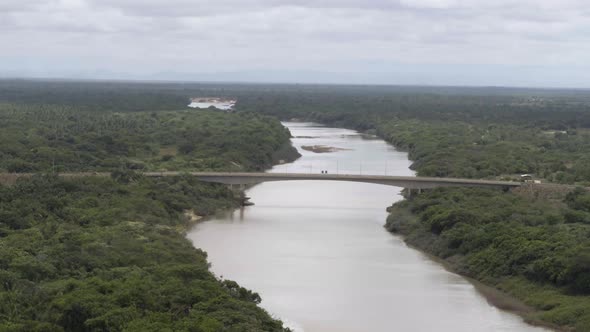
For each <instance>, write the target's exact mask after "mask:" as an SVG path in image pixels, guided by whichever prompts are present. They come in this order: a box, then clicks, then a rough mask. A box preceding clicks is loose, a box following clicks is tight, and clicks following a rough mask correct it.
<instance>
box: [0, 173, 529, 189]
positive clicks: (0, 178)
mask: <svg viewBox="0 0 590 332" xmlns="http://www.w3.org/2000/svg"><path fill="white" fill-rule="evenodd" d="M185 174H188V175H191V176H194V177H197V178H198V179H200V180H202V181H207V182H216V183H225V184H254V183H260V182H268V181H293V180H299V181H301V180H311V181H315V180H320V181H351V182H365V183H376V184H382V185H389V186H396V187H403V188H411V189H428V188H436V187H492V188H504V189H506V188H514V187H519V186H521V185H522V183H520V182H510V181H493V180H475V179H456V178H435V177H414V176H385V175H354V174H305V173H235V172H145V173H143V175H144V176H147V177H170V176H181V175H185ZM33 175H34V174H31V173H13V174H7V173H4V174H0V182H2V183H9V182H13V181H16V179H17V178H20V177H31V176H33ZM58 175H59V176H61V177H64V178H77V177H87V176H103V177H107V176H110V173H97V172H80V173H60V174H58Z"/></svg>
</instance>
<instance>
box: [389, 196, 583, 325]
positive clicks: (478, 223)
mask: <svg viewBox="0 0 590 332" xmlns="http://www.w3.org/2000/svg"><path fill="white" fill-rule="evenodd" d="M390 212H391V214H390V216H389V218H388V220H387V224H386V228H387V229H388V230H389V231H392V232H394V233H398V234H402V235H404V236H405V239H406V241H407V242H408V243H409V244H411V245H413V246H416V247H419V248H421V249H422V250H425V251H427V252H429V253H431V254H433V255H436V256H438V257H441V258H443V259H445V260H446V261H447V262H448V263H449V264H450V266H451V267H452V268H453V269H454V270H455V271H457V272H459V273H461V274H464V275H467V276H470V277H472V278H475V279H477V280H480V281H483V282H484V283H486V284H488V285H492V286H495V287H497V288H499V289H501V290H503V291H505V292H508V293H511V294H513V295H516V296H517V297H518V298H520V299H521V300H523V301H524V302H525V304H527V305H529V306H531V307H534V308H537V309H539V311H538V312H535V313H532V314H529V315H528V316H527V318H528V319H531V320H534V321H545V322H549V323H552V324H554V325H555V326H569V327H575V329H576V331H590V193H589V192H588V191H586V190H576V191H574V192H571V193H570V194H568V195H567V196H566V197H565V199H564V200H563V201H556V200H550V201H549V200H541V199H531V198H530V197H528V195H526V193H522V194H509V193H503V192H501V191H495V190H486V189H437V190H433V191H430V192H425V193H423V194H420V195H416V196H413V197H411V198H409V199H407V200H404V201H402V202H400V203H396V204H395V205H393V207H392V208H390Z"/></svg>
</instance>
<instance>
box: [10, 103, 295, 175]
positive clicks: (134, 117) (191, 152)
mask: <svg viewBox="0 0 590 332" xmlns="http://www.w3.org/2000/svg"><path fill="white" fill-rule="evenodd" d="M289 138H290V134H289V132H288V131H287V130H286V129H285V128H284V127H283V126H281V124H280V123H279V122H278V121H276V120H274V119H271V118H269V117H268V116H264V115H260V114H253V113H248V114H246V113H239V114H233V113H225V112H219V111H210V110H203V111H194V110H188V111H161V112H133V113H125V112H124V113H116V112H111V111H101V112H98V111H80V110H77V109H76V108H75V107H73V106H61V105H35V104H33V105H28V104H0V172H1V171H4V172H52V171H56V172H71V171H82V170H84V171H106V170H112V169H131V170H174V171H181V170H194V171H207V170H234V171H240V170H241V171H245V170H261V169H264V168H266V167H268V166H270V165H271V164H272V163H273V161H276V159H277V158H278V157H279V153H282V154H283V155H280V156H281V159H289V157H291V158H292V157H295V156H296V152H295V151H294V149H293V148H292V147H291V146H290V142H289ZM284 155H285V156H284Z"/></svg>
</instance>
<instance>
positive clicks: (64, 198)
mask: <svg viewBox="0 0 590 332" xmlns="http://www.w3.org/2000/svg"><path fill="white" fill-rule="evenodd" d="M0 202H1V205H0V221H1V222H0V285H2V287H0V330H1V331H27V332H28V331H44V332H45V331H138V332H139V331H141V332H144V331H203V332H204V331H248V332H250V331H283V328H282V327H281V323H280V322H278V321H275V320H273V319H271V318H270V317H269V315H268V314H267V313H265V312H264V311H263V310H262V309H260V308H258V307H257V306H256V304H257V303H259V302H260V297H259V296H258V295H257V294H256V293H252V292H250V291H248V290H246V289H244V288H242V287H240V286H238V285H237V284H236V283H235V282H233V281H229V280H224V281H219V280H217V279H216V278H215V277H214V276H213V275H212V274H211V272H209V271H208V263H207V261H206V254H205V253H204V252H203V251H201V250H198V249H195V248H194V247H193V246H192V245H191V243H190V242H189V241H188V240H186V239H185V238H184V235H183V232H182V230H183V229H184V228H185V226H186V223H187V220H186V217H185V216H184V213H185V211H186V210H189V209H191V210H194V211H195V212H196V213H197V214H201V215H206V214H209V213H212V212H213V211H214V210H216V209H222V208H234V207H236V206H237V204H238V202H237V201H236V200H235V199H234V197H233V194H232V193H231V192H229V191H228V190H227V189H225V188H224V187H222V186H217V185H211V184H203V183H200V182H198V181H195V180H194V179H193V178H191V177H183V178H167V179H158V180H153V179H147V178H142V177H140V176H139V177H137V176H136V177H135V181H133V182H131V183H119V182H116V181H115V180H112V179H108V178H85V179H78V180H63V179H58V178H56V177H52V176H38V177H35V178H33V179H27V180H24V179H23V180H21V181H19V183H18V184H17V185H15V186H12V187H0Z"/></svg>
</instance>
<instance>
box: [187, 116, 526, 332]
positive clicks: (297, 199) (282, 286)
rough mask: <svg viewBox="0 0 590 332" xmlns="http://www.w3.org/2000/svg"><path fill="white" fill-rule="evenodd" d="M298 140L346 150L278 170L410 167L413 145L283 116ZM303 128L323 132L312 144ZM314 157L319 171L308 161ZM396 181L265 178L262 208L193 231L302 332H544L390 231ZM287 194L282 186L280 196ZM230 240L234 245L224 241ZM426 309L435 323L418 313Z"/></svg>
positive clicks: (222, 266)
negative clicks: (402, 148)
mask: <svg viewBox="0 0 590 332" xmlns="http://www.w3.org/2000/svg"><path fill="white" fill-rule="evenodd" d="M286 125H287V126H288V127H289V128H291V131H292V134H293V136H294V138H293V144H294V145H295V146H298V147H299V146H301V145H305V144H310V145H328V146H341V147H346V148H350V149H349V150H346V151H338V152H335V153H331V154H317V153H314V152H312V151H305V150H302V151H301V154H302V155H303V156H302V158H300V159H298V160H297V161H296V162H294V163H291V164H284V165H278V166H276V167H274V168H273V169H272V170H271V172H276V173H284V172H301V173H308V172H313V171H315V172H318V173H319V172H320V170H329V172H330V173H336V170H337V169H339V170H340V172H341V173H350V174H353V173H358V172H359V164H358V160H363V164H362V167H363V169H362V170H363V174H375V175H377V174H383V173H384V172H385V166H388V167H389V172H390V173H391V172H393V173H395V174H398V175H408V176H410V175H412V174H413V172H412V171H411V170H409V169H408V166H409V164H410V162H409V161H408V159H407V154H406V153H403V152H399V151H397V150H396V149H394V148H393V147H392V146H391V145H389V144H387V143H386V142H384V141H382V140H366V139H365V138H364V137H362V135H359V134H358V133H355V132H353V131H350V130H346V129H340V128H327V127H323V126H315V125H314V124H311V123H287V124H286ZM308 137H316V138H314V139H313V141H310V140H311V139H310V138H308ZM311 166H313V169H312V168H311ZM399 192H400V189H399V188H395V187H389V186H375V185H371V184H363V183H353V182H320V181H315V182H303V181H288V182H268V183H263V184H260V185H257V186H254V187H252V188H251V189H249V191H248V196H251V197H253V199H254V200H255V203H256V205H255V206H253V207H248V208H244V209H240V210H238V211H235V212H233V213H228V214H225V215H220V216H215V217H214V218H212V219H210V220H207V222H203V223H199V224H197V225H196V227H195V228H194V229H193V230H191V231H190V232H189V234H188V238H190V239H191V240H193V241H194V242H195V243H198V244H199V247H202V248H203V249H204V250H206V251H207V252H208V254H209V261H210V262H211V263H212V267H211V268H212V271H213V272H214V273H215V274H216V275H223V276H224V277H229V278H232V279H235V280H238V281H239V282H240V283H241V284H242V285H244V286H245V287H247V288H250V289H254V290H256V291H257V292H259V293H260V294H261V296H262V298H263V302H262V303H261V304H262V306H263V307H264V308H266V309H267V310H268V311H269V312H271V313H273V314H276V315H277V317H280V318H281V319H283V320H284V321H286V322H290V323H292V325H290V326H293V327H295V328H297V327H299V329H296V331H301V330H304V331H306V332H315V331H319V332H323V331H377V332H381V331H390V330H391V327H392V323H391V322H392V321H395V326H396V328H397V329H400V330H414V331H431V330H434V329H436V330H439V331H454V332H457V331H460V332H471V331H473V327H478V328H479V331H498V330H510V331H537V329H535V328H532V327H530V326H528V325H527V324H525V323H524V322H522V321H521V319H520V318H519V317H517V316H515V315H512V314H508V313H505V312H502V311H500V310H497V309H496V308H494V307H492V306H490V305H489V304H488V303H486V301H485V299H483V297H482V296H480V295H479V294H478V292H477V291H476V290H474V289H473V286H472V284H471V283H469V282H468V281H466V280H465V279H464V278H462V277H459V276H457V275H456V274H454V273H450V272H448V271H446V270H445V269H443V268H441V267H440V266H439V265H438V264H435V263H433V262H432V260H431V259H428V258H426V257H425V256H424V255H423V254H421V253H420V252H419V251H417V250H413V249H410V248H408V247H407V246H406V245H405V244H404V243H403V241H402V240H401V239H400V237H393V236H391V234H389V233H387V232H385V231H384V230H383V226H382V223H383V220H384V219H385V218H386V213H385V211H384V209H383V207H384V206H387V205H389V204H390V203H391V201H392V199H394V198H397V197H399V198H400V199H401V196H399ZM277 193H280V195H277ZM228 243H231V246H229V245H228ZM418 313H428V314H429V315H430V319H429V320H419V321H417V319H416V317H417V315H419V314H418Z"/></svg>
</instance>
